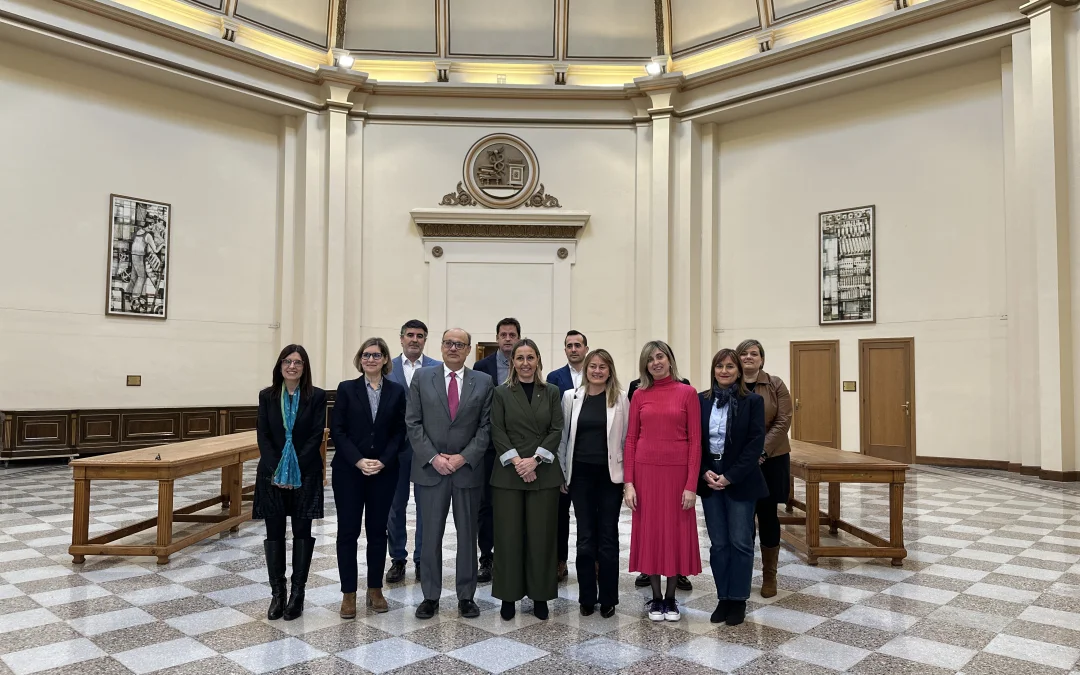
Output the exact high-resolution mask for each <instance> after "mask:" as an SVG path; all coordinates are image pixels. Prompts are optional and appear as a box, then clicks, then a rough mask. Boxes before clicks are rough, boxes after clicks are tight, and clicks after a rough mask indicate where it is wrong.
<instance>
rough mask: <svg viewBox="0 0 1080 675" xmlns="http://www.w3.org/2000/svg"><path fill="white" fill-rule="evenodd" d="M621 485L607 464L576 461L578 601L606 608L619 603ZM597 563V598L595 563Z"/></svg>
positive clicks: (572, 495) (573, 492)
mask: <svg viewBox="0 0 1080 675" xmlns="http://www.w3.org/2000/svg"><path fill="white" fill-rule="evenodd" d="M622 490H623V486H622V484H621V483H612V482H611V474H610V473H609V472H608V467H607V465H606V464H604V465H599V464H585V463H583V462H575V463H574V470H573V472H572V475H571V479H570V499H571V500H573V503H574V516H575V517H576V518H577V563H576V564H577V576H578V602H579V603H581V604H582V605H587V606H590V607H591V606H593V605H595V604H596V602H597V600H599V602H600V604H601V605H603V606H605V607H613V606H615V605H617V604H619V512H620V510H621V509H622ZM597 562H599V563H600V578H599V587H600V593H599V596H598V595H597V577H596V563H597Z"/></svg>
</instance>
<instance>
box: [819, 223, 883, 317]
mask: <svg viewBox="0 0 1080 675" xmlns="http://www.w3.org/2000/svg"><path fill="white" fill-rule="evenodd" d="M818 235H819V237H818V245H819V249H818V255H819V261H820V263H819V264H820V270H819V275H818V284H819V285H818V288H819V290H820V293H819V294H818V295H819V298H820V302H821V306H820V308H819V315H818V323H819V324H821V325H825V324H837V323H874V322H875V321H877V307H875V298H876V295H875V290H876V283H875V279H874V207H873V206H860V207H858V208H853V209H843V210H840V211H827V212H825V213H820V214H818Z"/></svg>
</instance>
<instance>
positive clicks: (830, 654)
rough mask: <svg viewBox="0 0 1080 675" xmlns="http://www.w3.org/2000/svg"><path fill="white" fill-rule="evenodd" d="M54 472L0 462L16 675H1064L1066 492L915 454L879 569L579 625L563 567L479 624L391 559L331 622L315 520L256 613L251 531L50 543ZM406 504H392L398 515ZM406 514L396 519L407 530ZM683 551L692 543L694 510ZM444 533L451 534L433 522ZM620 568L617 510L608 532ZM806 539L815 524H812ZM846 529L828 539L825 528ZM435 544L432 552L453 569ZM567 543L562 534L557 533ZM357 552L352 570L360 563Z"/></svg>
mask: <svg viewBox="0 0 1080 675" xmlns="http://www.w3.org/2000/svg"><path fill="white" fill-rule="evenodd" d="M217 486H218V479H217V477H216V476H213V475H206V476H202V477H199V476H196V477H192V478H189V479H184V480H182V481H180V482H178V484H177V489H176V500H177V504H178V505H182V504H184V503H189V502H194V501H196V500H198V499H201V498H205V497H206V496H209V495H212V494H214V493H215V492H216V490H217ZM156 492H157V490H156V486H155V485H153V484H150V483H145V484H141V483H107V482H100V483H95V484H94V487H93V491H92V506H91V511H92V512H91V519H92V521H91V532H101V531H106V530H109V529H113V528H116V527H118V526H120V525H122V524H124V523H127V522H131V521H136V520H141V519H144V518H147V517H149V516H152V515H153V514H154V513H155V512H156V508H157V507H156V504H155V498H156ZM842 500H843V515H844V517H845V518H846V519H848V520H851V521H853V522H856V523H859V524H861V525H863V526H864V527H867V529H871V530H875V531H882V532H883V531H884V530H885V529H887V526H888V495H887V493H886V492H885V488H882V487H875V486H867V487H859V486H845V489H844V492H843V495H842ZM71 504H72V488H71V480H70V471H69V470H68V469H67V468H66V467H62V466H57V465H52V466H42V467H30V468H28V467H25V466H18V465H13V466H12V468H11V469H8V470H6V471H2V472H0V674H2V675H8V674H9V673H14V674H15V675H26V674H28V673H42V672H47V673H66V674H68V673H101V674H110V673H129V672H131V673H137V674H140V675H141V674H143V673H167V674H169V675H181V674H183V673H193V674H194V673H215V674H216V673H268V672H280V673H423V674H424V675H438V674H439V673H451V672H452V673H463V674H468V673H515V674H524V673H613V672H619V673H628V674H629V673H649V674H652V675H663V674H665V673H678V674H679V675H693V674H695V673H714V672H735V673H741V674H746V675H750V674H757V673H761V674H767V673H768V674H771V673H799V674H800V675H814V674H816V673H828V672H838V671H839V672H851V673H867V674H870V673H889V674H893V673H919V674H920V675H921V674H927V675H933V674H937V673H942V674H945V673H965V674H967V675H979V674H984V673H1007V674H1008V675H1025V674H1027V673H1039V674H1040V675H1042V674H1050V673H1062V674H1070V673H1071V675H1080V664H1078V659H1080V493H1078V492H1077V491H1075V490H1071V489H1065V490H1062V489H1053V488H1047V487H1043V486H1041V485H1040V484H1038V483H1033V482H1029V481H1015V480H1009V479H1008V477H1004V476H1001V475H995V474H990V473H980V472H964V471H956V470H945V469H937V468H928V467H917V468H915V469H913V470H912V471H911V472H910V475H909V483H908V488H907V494H906V518H905V520H906V523H905V527H906V538H907V543H908V549H909V551H910V555H909V557H908V559H907V561H906V562H905V564H904V566H903V567H902V568H893V567H891V566H890V565H889V564H888V561H885V562H884V563H881V562H873V561H870V562H867V561H864V560H856V559H824V560H822V562H821V564H820V565H818V566H817V567H809V566H807V565H805V564H804V563H802V562H801V561H800V560H799V559H798V558H797V557H796V556H794V555H793V554H791V553H790V552H788V551H786V550H785V551H783V552H782V554H781V562H780V573H779V586H780V588H781V590H780V592H779V593H778V595H777V596H776V597H775V598H772V599H770V600H763V599H762V598H761V597H760V596H758V595H756V582H755V591H754V592H755V595H754V596H753V597H752V598H751V602H750V604H749V607H748V617H747V622H746V623H745V624H744V625H742V626H738V627H733V628H731V627H726V626H719V627H718V626H716V625H713V624H711V623H709V613H710V612H711V610H712V608H713V606H714V605H715V600H714V597H715V596H714V592H713V591H714V586H713V583H712V578H711V575H710V573H709V572H708V565H707V564H706V565H705V567H706V572H705V573H704V574H703V575H701V576H699V577H696V578H695V579H694V590H693V591H692V592H690V593H680V594H679V597H680V600H681V602H682V605H683V607H684V612H683V619H682V620H681V621H679V622H677V623H660V624H653V623H651V622H650V621H648V620H647V619H646V618H645V617H644V614H643V612H642V601H643V596H644V593H643V591H642V590H641V589H635V588H634V584H633V580H634V576H633V575H631V574H629V573H624V574H623V575H622V581H621V584H622V591H621V593H622V595H621V601H622V602H621V604H620V605H619V608H618V613H617V614H616V616H615V617H613V618H611V619H603V618H601V617H600V616H599V613H597V614H594V615H593V616H590V617H581V616H580V615H579V614H578V611H577V603H576V598H577V586H576V584H575V582H574V573H573V564H571V566H570V567H571V577H570V579H569V580H568V581H567V582H565V583H563V584H562V585H561V586H560V596H561V597H560V599H559V600H557V601H555V602H554V603H552V605H551V607H552V617H551V619H550V620H549V621H546V622H541V621H539V620H537V619H536V618H535V617H533V616H532V615H531V614H529V613H528V612H527V610H526V611H519V613H518V616H517V618H516V619H515V620H514V621H512V622H503V621H502V620H501V619H500V617H499V615H498V609H497V603H496V602H495V601H493V599H492V598H491V595H490V585H485V586H481V587H480V589H479V591H478V594H477V598H476V599H477V601H478V603H479V605H480V607H481V609H482V610H483V614H482V615H481V616H480V618H479V619H475V620H464V619H460V618H459V617H458V616H457V612H456V603H455V602H454V598H453V591H452V589H453V570H452V569H450V568H447V569H445V570H444V577H443V587H444V591H443V597H444V602H443V606H442V613H441V614H440V615H439V616H437V617H436V618H435V619H434V620H431V621H428V622H420V621H417V620H416V619H415V618H414V617H413V611H414V608H415V606H416V605H417V604H418V603H419V602H420V600H421V599H422V597H421V593H420V589H419V584H417V583H416V582H414V581H413V575H412V566H411V565H410V569H409V574H408V577H407V581H406V582H405V583H403V584H398V585H395V586H388V587H387V588H385V589H384V590H385V594H386V596H387V598H388V601H389V604H390V607H391V611H390V612H389V613H387V614H364V613H363V610H361V614H360V615H359V616H358V617H357V619H356V620H355V621H342V620H341V619H339V618H338V616H337V606H338V603H339V602H340V594H339V591H338V585H337V569H336V561H335V557H334V532H335V530H336V518H335V514H334V510H333V500H332V498H331V496H330V495H329V494H328V495H327V500H326V504H327V518H326V519H325V520H323V521H321V522H319V523H316V527H315V533H316V537H317V538H318V542H317V549H316V554H315V555H316V558H315V560H314V561H313V564H312V574H311V579H310V582H309V585H308V593H307V605H306V611H305V613H304V616H303V618H302V619H300V620H297V621H294V622H289V623H286V622H284V621H275V622H268V621H266V619H265V611H266V605H267V601H268V599H269V588H268V586H267V584H266V572H265V568H264V564H263V558H262V538H263V537H262V525H261V524H260V523H248V524H246V525H245V526H244V527H243V528H241V530H240V532H239V533H236V534H228V533H226V534H225V535H222V536H217V537H212V538H210V539H208V540H205V541H203V542H202V543H201V544H199V545H196V546H192V547H189V548H188V549H185V550H184V551H182V552H181V553H180V554H178V555H176V556H174V557H173V559H172V561H171V562H170V563H169V564H168V565H165V566H160V567H159V566H158V565H156V564H155V561H154V560H153V559H150V558H128V559H120V558H106V557H89V558H88V559H87V562H86V563H85V564H84V565H81V566H74V565H72V564H71V558H70V556H68V555H67V553H66V549H67V545H68V544H69V543H70V532H71V511H70V510H71ZM410 515H411V514H410ZM411 525H412V520H411V518H410V543H411V538H412V532H411ZM701 525H702V528H701V542H702V546H703V550H702V559H703V562H704V561H707V559H708V537H707V535H706V534H705V529H704V522H702V523H701ZM448 529H452V527H449V528H448ZM620 529H621V532H622V539H623V551H624V556H623V557H624V565H623V569H626V564H625V559H626V557H627V556H628V550H629V536H630V524H629V512H627V511H624V513H623V521H622V523H621V525H620ZM823 533H824V530H823ZM845 536H846V535H845ZM453 543H454V537H453V535H452V533H451V532H448V533H447V537H446V540H445V542H444V545H445V546H446V550H445V553H444V560H445V561H446V562H447V563H448V564H450V565H452V564H453V563H452V561H453V556H454V551H453V548H452V547H453ZM571 548H572V547H571ZM363 559H364V555H363V552H362V551H361V553H360V561H361V567H360V569H361V575H363V573H364V567H363V564H362V563H363Z"/></svg>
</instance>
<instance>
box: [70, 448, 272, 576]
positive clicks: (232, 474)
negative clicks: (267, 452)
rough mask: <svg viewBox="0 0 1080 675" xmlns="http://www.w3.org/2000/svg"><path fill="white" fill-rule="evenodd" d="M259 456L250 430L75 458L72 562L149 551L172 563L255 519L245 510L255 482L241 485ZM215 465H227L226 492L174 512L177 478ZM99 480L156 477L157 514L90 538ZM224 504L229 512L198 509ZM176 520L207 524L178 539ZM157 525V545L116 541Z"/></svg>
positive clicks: (223, 489)
mask: <svg viewBox="0 0 1080 675" xmlns="http://www.w3.org/2000/svg"><path fill="white" fill-rule="evenodd" d="M258 457H259V446H258V445H257V443H256V441H255V432H254V431H247V432H244V433H240V434H230V435H228V436H217V437H214V438H205V439H200V440H197V441H187V442H184V443H171V444H169V445H163V446H158V447H154V448H143V449H141V450H128V451H126V452H116V453H112V454H108V455H101V456H97V457H86V458H83V459H76V460H74V461H72V462H71V466H72V469H73V470H74V478H75V508H74V512H73V516H72V531H71V547H70V548H68V553H70V554H71V556H72V562H74V563H76V564H78V563H82V562H84V561H85V560H86V556H88V555H147V556H157V562H158V564H159V565H164V564H165V563H167V562H169V556H170V555H172V554H173V553H176V552H177V551H179V550H180V549H182V548H184V547H185V546H190V545H191V544H194V543H195V542H197V541H201V540H203V539H205V538H207V537H209V536H211V535H214V534H218V533H219V532H224V531H225V530H232V531H233V532H236V531H237V530H239V529H240V524H241V523H243V522H244V521H246V520H248V519H250V518H251V509H250V508H244V507H243V502H244V496H245V493H248V492H253V491H254V489H255V488H254V486H249V487H246V488H245V487H242V486H241V481H242V479H243V472H244V462H246V461H250V460H253V459H258ZM214 469H221V493H220V494H219V495H218V496H216V497H211V498H210V499H204V500H203V501H201V502H196V503H194V504H189V505H188V506H185V507H183V508H180V509H176V510H175V511H174V510H173V482H174V481H175V480H176V479H177V478H183V477H184V476H191V475H194V474H197V473H202V472H204V471H212V470H214ZM95 480H156V481H157V482H158V514H157V517H155V518H150V519H148V520H144V521H141V522H138V523H135V524H133V525H128V526H126V527H122V528H120V529H118V530H114V531H112V532H109V533H106V534H103V535H100V536H97V537H94V538H93V539H90V538H89V537H90V535H89V529H90V482H91V481H95ZM218 504H221V507H222V509H226V508H227V509H228V511H227V512H226V513H212V514H202V515H200V514H199V513H198V512H199V511H203V510H206V509H208V508H210V507H212V506H217V505H218ZM173 523H206V524H207V527H205V528H201V529H199V530H196V531H194V532H191V533H190V534H188V535H187V536H185V537H184V538H183V539H180V540H178V541H173V532H172V529H173V528H172V526H173ZM152 527H156V528H157V541H156V542H155V543H154V544H153V545H143V546H139V545H133V544H112V543H110V542H114V541H116V540H118V539H123V538H125V537H129V536H131V535H133V534H135V533H136V532H142V531H143V530H148V529H150V528H152Z"/></svg>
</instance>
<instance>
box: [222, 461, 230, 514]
mask: <svg viewBox="0 0 1080 675" xmlns="http://www.w3.org/2000/svg"><path fill="white" fill-rule="evenodd" d="M231 477H232V466H223V467H221V508H222V509H227V508H229V504H230V502H231V500H232V490H231V489H230V487H229V486H230V485H231V484H232V480H231Z"/></svg>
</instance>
